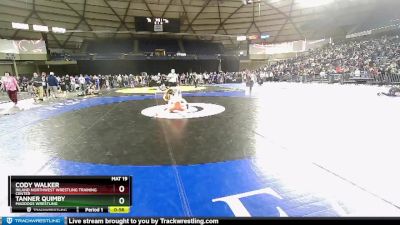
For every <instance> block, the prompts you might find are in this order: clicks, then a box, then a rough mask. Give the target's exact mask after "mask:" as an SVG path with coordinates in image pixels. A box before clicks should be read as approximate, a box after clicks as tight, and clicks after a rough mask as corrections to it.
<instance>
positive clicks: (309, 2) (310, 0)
mask: <svg viewBox="0 0 400 225" xmlns="http://www.w3.org/2000/svg"><path fill="white" fill-rule="evenodd" d="M296 1H297V3H298V4H300V6H302V7H304V8H309V7H317V6H321V5H327V4H330V3H333V1H334V0H296Z"/></svg>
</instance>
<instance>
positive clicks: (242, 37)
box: [236, 36, 247, 41]
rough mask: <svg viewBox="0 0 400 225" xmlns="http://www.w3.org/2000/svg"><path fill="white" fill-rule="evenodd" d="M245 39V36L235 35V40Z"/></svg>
mask: <svg viewBox="0 0 400 225" xmlns="http://www.w3.org/2000/svg"><path fill="white" fill-rule="evenodd" d="M246 39H247V37H246V36H237V37H236V40H237V41H245V40H246Z"/></svg>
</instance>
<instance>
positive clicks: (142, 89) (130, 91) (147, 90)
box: [116, 86, 206, 94]
mask: <svg viewBox="0 0 400 225" xmlns="http://www.w3.org/2000/svg"><path fill="white" fill-rule="evenodd" d="M179 88H180V90H181V91H182V92H194V91H202V90H205V89H206V87H197V88H196V87H194V86H180V87H179ZM116 92H117V93H123V94H155V93H162V92H163V91H161V90H160V89H159V88H158V87H138V88H123V89H120V90H117V91H116Z"/></svg>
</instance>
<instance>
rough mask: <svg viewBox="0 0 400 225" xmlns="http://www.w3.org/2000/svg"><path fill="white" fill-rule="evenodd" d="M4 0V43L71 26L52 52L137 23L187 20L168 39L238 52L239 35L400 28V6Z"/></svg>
mask: <svg viewBox="0 0 400 225" xmlns="http://www.w3.org/2000/svg"><path fill="white" fill-rule="evenodd" d="M244 2H245V0H0V38H7V39H32V38H41V36H42V35H41V33H38V32H33V31H24V30H15V29H12V27H11V22H21V23H28V24H40V25H47V26H49V27H54V26H55V27H64V28H66V29H67V32H66V33H65V34H55V33H51V32H50V33H48V34H47V38H48V43H49V46H50V47H51V48H67V49H77V48H80V46H81V45H82V43H83V42H84V41H85V40H90V39H96V38H131V37H137V36H140V35H143V34H138V33H136V32H135V27H134V26H135V24H134V19H135V18H134V17H135V16H146V17H163V18H180V20H181V33H180V34H174V35H168V36H178V37H184V38H197V39H204V40H213V41H221V42H223V43H224V44H225V45H236V44H237V42H236V36H238V35H246V34H247V35H250V34H260V33H266V34H268V35H270V38H269V39H268V42H284V41H292V40H299V39H304V38H307V39H316V38H321V37H329V36H337V35H342V36H343V35H345V34H347V33H351V32H356V31H360V30H363V29H366V28H368V26H378V25H380V24H381V23H386V22H392V23H395V22H398V19H400V18H398V17H397V18H396V15H397V14H398V13H397V12H396V10H397V9H398V8H399V6H400V1H398V0H253V2H254V3H253V4H251V3H250V4H244Z"/></svg>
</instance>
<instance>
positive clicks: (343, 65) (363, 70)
mask: <svg viewBox="0 0 400 225" xmlns="http://www.w3.org/2000/svg"><path fill="white" fill-rule="evenodd" d="M399 68H400V38H399V36H389V37H388V36H382V37H379V38H365V39H361V40H353V41H343V42H341V43H340V42H339V43H330V44H328V45H326V46H324V47H322V48H317V49H313V50H310V51H309V52H307V53H306V54H301V55H298V56H297V57H294V58H290V59H287V60H283V61H279V62H276V63H273V64H271V65H268V66H265V67H262V68H260V69H259V70H257V71H256V72H258V73H266V74H267V75H268V76H270V77H273V78H274V79H275V80H285V79H291V78H293V77H297V78H298V77H301V78H305V79H303V80H311V79H312V78H315V77H319V78H326V77H327V76H329V75H332V74H341V75H346V76H348V77H366V78H371V79H384V78H385V77H387V76H391V75H400V74H399V72H400V70H399ZM399 81H400V80H399Z"/></svg>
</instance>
